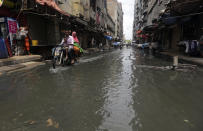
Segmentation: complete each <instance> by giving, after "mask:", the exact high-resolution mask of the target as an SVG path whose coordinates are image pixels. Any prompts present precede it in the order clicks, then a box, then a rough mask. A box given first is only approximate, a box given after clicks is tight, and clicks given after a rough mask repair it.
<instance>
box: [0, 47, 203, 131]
mask: <svg viewBox="0 0 203 131" xmlns="http://www.w3.org/2000/svg"><path fill="white" fill-rule="evenodd" d="M168 65H171V63H170V62H167V61H165V60H163V59H159V58H155V57H153V56H152V55H148V54H145V53H144V52H143V51H141V52H140V51H135V49H133V48H123V49H122V50H114V51H112V52H107V53H103V54H97V55H94V56H87V57H84V58H82V59H81V60H80V63H78V64H76V65H74V66H71V67H58V68H56V69H52V68H51V65H49V64H47V65H46V66H41V67H38V68H35V69H33V70H30V71H24V72H18V73H14V74H8V75H5V76H1V77H0V131H203V124H202V123H203V104H202V101H203V81H202V80H203V71H202V69H198V70H197V71H192V72H181V71H172V70H161V68H157V69H153V68H148V67H151V66H155V67H156V66H157V67H164V66H168Z"/></svg>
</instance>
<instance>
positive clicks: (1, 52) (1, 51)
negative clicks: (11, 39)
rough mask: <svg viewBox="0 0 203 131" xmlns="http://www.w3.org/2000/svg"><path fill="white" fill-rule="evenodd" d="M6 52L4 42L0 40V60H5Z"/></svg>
mask: <svg viewBox="0 0 203 131" xmlns="http://www.w3.org/2000/svg"><path fill="white" fill-rule="evenodd" d="M7 57H8V51H7V48H6V45H5V42H4V39H2V38H0V58H7Z"/></svg>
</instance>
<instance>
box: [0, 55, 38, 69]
mask: <svg viewBox="0 0 203 131" xmlns="http://www.w3.org/2000/svg"><path fill="white" fill-rule="evenodd" d="M40 59H41V56H40V55H26V56H14V57H10V58H6V59H0V67H2V66H9V65H16V64H20V63H25V62H30V61H39V60H40Z"/></svg>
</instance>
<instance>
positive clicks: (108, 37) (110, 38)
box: [104, 35, 113, 40]
mask: <svg viewBox="0 0 203 131" xmlns="http://www.w3.org/2000/svg"><path fill="white" fill-rule="evenodd" d="M104 37H105V38H106V39H107V40H112V39H113V37H111V36H107V35H106V36H104Z"/></svg>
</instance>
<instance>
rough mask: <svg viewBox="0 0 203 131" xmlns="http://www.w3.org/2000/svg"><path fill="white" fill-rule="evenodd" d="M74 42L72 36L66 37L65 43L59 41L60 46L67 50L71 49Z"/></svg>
mask: <svg viewBox="0 0 203 131" xmlns="http://www.w3.org/2000/svg"><path fill="white" fill-rule="evenodd" d="M73 44H74V40H73V37H72V36H70V35H69V36H68V39H67V42H64V39H62V41H61V45H64V46H66V47H68V48H69V49H73Z"/></svg>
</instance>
